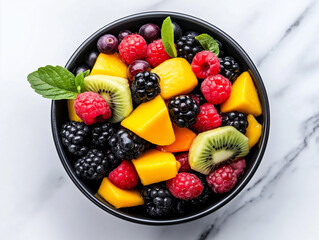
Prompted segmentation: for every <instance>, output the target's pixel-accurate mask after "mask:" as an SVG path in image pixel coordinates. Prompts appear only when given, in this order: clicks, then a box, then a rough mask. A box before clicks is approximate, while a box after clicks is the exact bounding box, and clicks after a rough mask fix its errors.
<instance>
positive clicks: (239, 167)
mask: <svg viewBox="0 0 319 240" xmlns="http://www.w3.org/2000/svg"><path fill="white" fill-rule="evenodd" d="M230 166H231V167H232V169H234V172H235V173H236V175H237V177H240V176H241V175H243V173H244V169H245V168H246V161H245V158H238V159H237V161H236V162H233V163H232V164H230Z"/></svg>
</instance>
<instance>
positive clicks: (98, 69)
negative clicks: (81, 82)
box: [90, 53, 127, 78]
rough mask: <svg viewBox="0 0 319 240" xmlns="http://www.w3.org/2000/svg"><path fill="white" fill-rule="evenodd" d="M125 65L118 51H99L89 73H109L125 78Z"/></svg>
mask: <svg viewBox="0 0 319 240" xmlns="http://www.w3.org/2000/svg"><path fill="white" fill-rule="evenodd" d="M126 71H127V65H126V64H125V63H123V62H122V61H121V59H120V57H119V54H118V53H114V54H104V53H100V54H99V56H98V57H97V59H96V62H95V64H94V66H93V68H92V71H91V74H90V75H100V74H102V75H109V76H115V77H121V78H127V75H126Z"/></svg>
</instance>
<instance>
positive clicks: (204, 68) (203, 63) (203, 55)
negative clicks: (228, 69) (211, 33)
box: [192, 51, 220, 79]
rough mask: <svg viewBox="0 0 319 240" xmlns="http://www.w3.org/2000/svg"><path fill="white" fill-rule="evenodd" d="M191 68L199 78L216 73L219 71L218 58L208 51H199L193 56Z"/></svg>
mask: <svg viewBox="0 0 319 240" xmlns="http://www.w3.org/2000/svg"><path fill="white" fill-rule="evenodd" d="M192 70H193V72H194V73H195V75H196V77H198V78H200V79H204V78H207V77H208V76H211V75H215V74H218V73H219V72H220V63H219V59H218V57H217V56H216V55H215V54H214V53H212V52H210V51H201V52H199V53H197V54H196V55H195V57H194V58H193V61H192Z"/></svg>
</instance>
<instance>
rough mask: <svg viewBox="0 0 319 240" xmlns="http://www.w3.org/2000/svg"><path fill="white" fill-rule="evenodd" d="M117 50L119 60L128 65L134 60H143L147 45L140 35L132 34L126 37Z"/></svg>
mask: <svg viewBox="0 0 319 240" xmlns="http://www.w3.org/2000/svg"><path fill="white" fill-rule="evenodd" d="M118 48H119V53H120V58H121V60H122V61H123V62H125V63H126V64H128V65H129V64H131V63H132V62H133V61H135V60H138V59H144V58H145V55H146V50H147V43H146V41H145V40H144V38H143V37H142V36H141V35H138V34H132V35H128V36H126V37H125V38H124V39H123V40H122V41H121V43H120V45H119V47H118Z"/></svg>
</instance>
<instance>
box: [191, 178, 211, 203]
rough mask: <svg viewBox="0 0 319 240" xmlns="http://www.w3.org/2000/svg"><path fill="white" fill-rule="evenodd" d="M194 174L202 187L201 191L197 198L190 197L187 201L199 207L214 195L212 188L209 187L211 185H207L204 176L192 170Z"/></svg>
mask: <svg viewBox="0 0 319 240" xmlns="http://www.w3.org/2000/svg"><path fill="white" fill-rule="evenodd" d="M194 174H195V175H196V176H197V177H198V178H199V179H200V180H201V182H202V184H203V186H204V189H203V191H202V193H201V195H199V196H198V197H197V198H194V199H191V200H189V203H190V204H191V205H193V207H200V206H202V205H203V204H206V203H207V202H208V201H209V200H210V199H211V198H212V196H213V195H214V192H213V190H212V189H211V187H209V185H208V183H207V181H206V176H205V175H203V174H201V173H198V172H194Z"/></svg>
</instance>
